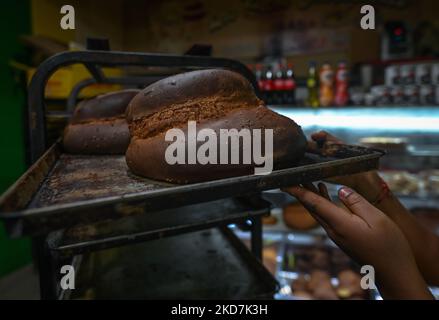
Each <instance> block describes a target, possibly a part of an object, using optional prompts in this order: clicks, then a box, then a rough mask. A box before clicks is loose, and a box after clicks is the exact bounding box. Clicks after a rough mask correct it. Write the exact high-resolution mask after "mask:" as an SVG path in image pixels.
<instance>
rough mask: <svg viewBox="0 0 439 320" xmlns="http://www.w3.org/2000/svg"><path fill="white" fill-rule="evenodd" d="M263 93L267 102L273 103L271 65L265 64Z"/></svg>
mask: <svg viewBox="0 0 439 320" xmlns="http://www.w3.org/2000/svg"><path fill="white" fill-rule="evenodd" d="M264 74H265V76H264V94H265V99H266V100H265V101H266V102H267V104H272V103H273V71H272V69H271V66H267V69H266V70H265V72H264Z"/></svg>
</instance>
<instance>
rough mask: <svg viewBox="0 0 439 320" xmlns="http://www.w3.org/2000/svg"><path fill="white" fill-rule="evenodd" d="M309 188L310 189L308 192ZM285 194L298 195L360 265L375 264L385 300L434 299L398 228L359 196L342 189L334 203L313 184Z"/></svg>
mask: <svg viewBox="0 0 439 320" xmlns="http://www.w3.org/2000/svg"><path fill="white" fill-rule="evenodd" d="M307 188H308V189H307ZM307 188H304V187H290V188H286V189H284V191H286V192H288V193H289V194H291V195H293V196H295V197H296V198H297V199H298V200H299V201H300V202H301V203H302V204H303V205H304V206H305V207H306V208H307V209H308V210H309V211H310V213H311V214H312V215H313V217H314V218H315V219H316V220H317V221H318V222H319V223H320V224H321V225H322V226H323V228H324V229H325V230H326V232H327V233H328V236H329V237H330V238H331V239H332V240H333V241H334V242H335V243H336V244H337V245H338V246H339V247H340V248H341V249H342V250H343V251H345V252H346V253H347V254H348V255H349V256H351V257H352V258H353V259H354V260H355V261H357V262H358V263H360V264H368V265H372V266H373V267H374V269H375V278H376V285H377V286H378V288H379V289H380V292H381V294H382V296H383V297H384V298H391V299H431V298H432V296H431V293H430V292H429V291H428V288H427V286H426V284H425V281H424V279H423V278H422V276H421V275H420V273H419V270H418V268H417V265H416V262H415V258H414V256H413V253H412V251H411V249H410V246H409V243H408V241H407V240H406V238H405V237H404V235H403V233H402V232H401V231H400V229H399V228H398V227H397V225H396V224H395V223H394V222H392V220H390V218H388V217H387V216H386V215H385V214H384V213H383V212H381V211H380V210H378V209H377V208H375V207H374V206H373V205H371V204H370V203H369V202H367V201H366V200H365V199H364V198H363V197H362V196H360V195H359V194H358V193H356V192H355V191H353V190H352V189H349V188H347V187H343V188H341V189H340V191H339V194H338V196H339V198H340V200H341V201H342V203H343V204H344V205H345V206H346V209H344V208H340V207H338V206H336V205H335V204H334V203H332V202H331V200H330V198H329V196H328V192H327V189H326V186H325V185H324V184H323V183H321V184H319V186H318V188H319V190H317V189H316V188H315V187H314V186H313V185H312V184H310V185H307Z"/></svg>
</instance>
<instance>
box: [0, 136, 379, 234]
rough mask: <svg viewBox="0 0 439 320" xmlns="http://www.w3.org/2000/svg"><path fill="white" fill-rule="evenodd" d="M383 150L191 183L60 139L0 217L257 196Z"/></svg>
mask: <svg viewBox="0 0 439 320" xmlns="http://www.w3.org/2000/svg"><path fill="white" fill-rule="evenodd" d="M383 154H384V152H382V151H380V150H375V149H369V148H364V147H359V146H349V145H341V144H340V145H332V146H331V147H330V148H327V149H325V150H322V152H321V153H320V154H317V153H306V155H305V157H304V158H303V160H302V161H301V163H299V164H298V165H296V166H295V167H291V168H285V169H281V170H275V171H273V172H272V173H271V174H269V175H249V176H239V177H232V178H227V179H220V180H213V181H208V182H202V183H194V184H188V185H172V184H169V183H164V182H158V181H152V180H149V179H145V178H141V177H138V176H135V175H133V174H132V173H131V172H130V171H129V170H128V167H127V165H126V162H125V157H124V156H123V155H112V156H90V155H71V154H66V153H63V150H62V146H61V143H60V141H58V142H56V143H55V144H54V145H52V147H50V148H49V149H48V150H47V151H46V152H45V153H44V154H43V155H42V156H41V158H39V159H38V160H37V161H36V162H35V163H34V164H33V165H32V166H31V167H30V168H29V169H28V170H27V171H26V172H25V173H24V174H23V175H22V176H21V177H20V178H19V179H18V180H17V181H16V182H15V183H14V184H13V185H12V186H11V187H10V188H9V189H8V190H7V191H6V192H5V193H4V194H3V195H2V196H1V198H0V218H1V219H2V220H3V221H4V223H5V226H6V230H7V232H8V234H9V235H10V236H12V237H19V236H23V235H37V234H46V233H48V232H50V231H54V230H59V229H63V228H67V227H71V226H74V225H78V224H88V223H93V222H96V221H102V220H105V219H110V220H115V219H120V218H123V217H127V216H131V215H135V214H143V213H149V212H154V211H159V210H165V209H170V208H177V207H181V206H185V205H190V204H195V203H202V202H208V201H213V200H218V199H224V198H229V197H236V196H244V195H249V194H256V193H259V192H260V191H264V190H270V189H276V188H281V187H286V186H291V185H297V184H301V183H305V182H312V181H317V180H321V179H325V178H328V177H333V176H339V175H345V174H351V173H357V172H362V171H368V170H372V169H376V168H377V167H378V164H379V158H380V157H381V156H382V155H383Z"/></svg>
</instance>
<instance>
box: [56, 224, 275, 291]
mask: <svg viewBox="0 0 439 320" xmlns="http://www.w3.org/2000/svg"><path fill="white" fill-rule="evenodd" d="M278 289H279V286H278V283H277V281H276V280H275V279H274V277H273V276H272V275H271V274H270V273H269V272H268V271H267V270H266V269H265V268H264V266H263V265H262V263H261V262H260V261H259V260H257V259H256V258H255V257H254V256H253V255H252V254H251V253H250V251H249V250H248V249H247V248H246V247H245V245H244V244H243V243H242V242H241V241H240V240H239V239H238V238H237V237H236V235H234V234H233V232H232V231H230V230H229V229H228V228H213V229H208V230H204V231H197V232H192V233H186V234H183V235H180V236H179V238H178V241H175V239H172V238H163V239H156V240H152V241H147V242H144V243H140V244H135V245H131V246H124V247H118V248H115V249H110V250H103V251H97V252H92V253H89V254H86V255H84V256H82V261H81V263H80V264H79V268H78V271H77V274H76V281H75V290H72V291H64V292H62V293H63V294H62V296H61V298H63V299H261V298H264V299H270V298H273V295H274V294H275V292H277V291H278Z"/></svg>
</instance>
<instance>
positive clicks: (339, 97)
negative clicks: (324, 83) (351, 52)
mask: <svg viewBox="0 0 439 320" xmlns="http://www.w3.org/2000/svg"><path fill="white" fill-rule="evenodd" d="M348 84H349V74H348V69H347V66H346V63H345V62H340V63H339V64H338V67H337V72H336V73H335V99H334V102H335V105H337V106H339V107H341V106H345V105H347V104H348V101H349V88H348Z"/></svg>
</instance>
